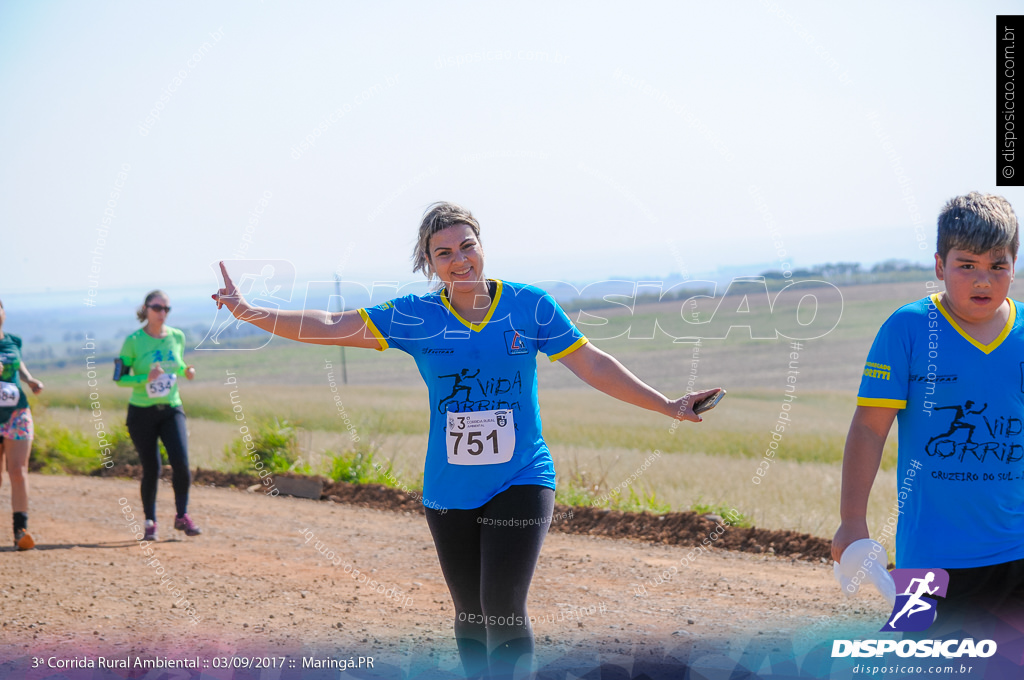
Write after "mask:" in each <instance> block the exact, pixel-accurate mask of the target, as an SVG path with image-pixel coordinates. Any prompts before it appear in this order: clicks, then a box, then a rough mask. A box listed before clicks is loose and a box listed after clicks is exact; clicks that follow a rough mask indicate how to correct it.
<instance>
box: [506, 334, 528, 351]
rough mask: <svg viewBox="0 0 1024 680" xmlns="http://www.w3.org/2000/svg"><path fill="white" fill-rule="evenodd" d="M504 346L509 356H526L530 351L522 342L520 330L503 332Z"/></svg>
mask: <svg viewBox="0 0 1024 680" xmlns="http://www.w3.org/2000/svg"><path fill="white" fill-rule="evenodd" d="M505 345H506V348H507V349H508V353H509V354H527V353H529V351H530V350H529V349H527V348H526V343H525V342H523V332H522V331H520V330H511V331H505Z"/></svg>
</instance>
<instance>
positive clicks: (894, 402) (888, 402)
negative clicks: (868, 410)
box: [857, 397, 907, 408]
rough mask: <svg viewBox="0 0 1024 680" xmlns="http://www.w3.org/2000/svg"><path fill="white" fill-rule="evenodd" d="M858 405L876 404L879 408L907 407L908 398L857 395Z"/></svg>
mask: <svg viewBox="0 0 1024 680" xmlns="http://www.w3.org/2000/svg"><path fill="white" fill-rule="evenodd" d="M857 406H876V407H879V408H906V407H907V400H906V399H872V398H871V397H857Z"/></svg>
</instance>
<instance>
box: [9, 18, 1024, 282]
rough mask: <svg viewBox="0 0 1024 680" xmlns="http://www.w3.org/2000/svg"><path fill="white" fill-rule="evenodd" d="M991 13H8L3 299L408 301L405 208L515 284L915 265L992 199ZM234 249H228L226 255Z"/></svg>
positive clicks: (410, 223)
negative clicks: (240, 283) (231, 294)
mask: <svg viewBox="0 0 1024 680" xmlns="http://www.w3.org/2000/svg"><path fill="white" fill-rule="evenodd" d="M1016 9H1019V4H1017V5H1015V4H1013V3H1009V2H972V3H951V2H929V3H924V2H916V3H915V2H909V3H884V2H866V3H858V4H857V5H849V4H845V3H818V2H786V1H781V0H780V1H776V0H763V1H756V2H746V3H709V2H649V3H642V4H633V5H631V6H629V7H628V8H627V7H626V6H625V5H624V4H623V3H612V2H603V3H583V2H567V3H557V4H554V3H541V2H520V3H514V4H513V3H508V4H505V5H500V6H499V5H496V4H491V3H488V4H484V3H430V4H429V6H428V5H427V4H425V3H412V2H392V3H375V4H373V5H372V6H371V5H369V4H367V3H359V4H357V3H340V2H323V3H320V2H297V3H285V2H278V1H275V0H265V1H263V2H260V3H258V4H257V3H252V2H247V3H241V2H238V3H231V2H220V3H201V2H173V3H171V2H154V3H130V2H105V3H96V2H94V3H72V2H51V3H13V2H7V3H3V4H0V92H3V93H4V96H3V97H2V98H0V99H2V103H0V149H3V160H2V161H0V192H2V200H0V224H2V225H3V226H2V239H0V243H2V244H3V245H2V248H3V251H4V265H3V267H0V299H2V298H3V297H4V296H7V295H28V294H35V293H40V292H44V291H50V292H65V293H68V295H69V296H70V298H74V296H85V295H87V294H88V292H89V291H90V290H91V291H92V293H91V294H93V295H96V294H99V295H100V296H102V295H104V294H112V293H113V292H115V291H120V292H123V291H125V290H128V291H133V290H137V291H138V295H139V296H141V295H142V294H143V293H144V292H145V291H146V290H149V289H151V288H155V287H160V288H163V289H165V290H168V291H169V292H170V293H171V295H172V297H173V296H174V295H175V291H177V290H189V291H193V290H201V289H203V288H204V287H209V288H210V289H211V290H210V292H212V290H213V288H215V287H216V279H215V272H214V269H213V268H212V267H211V265H212V264H214V263H215V262H217V261H218V260H220V259H239V256H241V257H242V258H246V259H253V260H259V259H283V260H288V261H289V262H291V263H292V265H293V266H294V269H295V272H296V276H297V277H298V278H299V279H306V280H308V279H326V278H330V277H331V276H332V275H333V274H335V273H336V274H339V275H340V276H341V277H342V278H343V279H345V280H351V281H357V282H367V283H368V282H371V281H379V280H395V281H409V280H414V279H415V278H417V277H416V276H415V275H413V274H412V272H411V265H410V260H409V257H410V253H411V250H412V246H413V243H414V241H415V236H416V229H417V226H418V224H419V220H420V217H421V215H422V213H423V211H424V209H425V208H426V207H427V206H428V205H429V204H430V203H432V202H434V201H438V200H449V201H454V202H457V203H460V204H462V205H465V206H466V207H468V208H469V209H470V210H472V211H473V213H474V214H475V215H476V216H477V218H478V219H479V220H480V222H481V225H482V240H483V244H484V248H485V252H486V256H487V265H486V266H487V270H486V271H487V274H488V275H491V276H497V277H500V278H504V279H509V280H513V281H521V282H528V283H529V282H537V281H551V280H566V281H578V282H587V281H593V280H601V279H604V278H608V277H612V276H628V277H640V278H650V277H657V276H668V275H669V274H671V273H673V272H675V273H681V274H683V275H692V276H697V275H698V274H699V273H701V272H707V271H711V270H714V269H718V268H727V267H738V268H739V269H740V270H743V269H744V268H749V269H750V271H749V274H756V273H758V272H760V271H761V270H762V269H764V268H765V267H774V268H779V267H780V266H782V265H784V264H789V265H791V266H793V267H799V266H809V265H813V264H818V263H822V262H834V261H840V260H842V261H860V262H864V263H872V262H878V261H882V260H886V259H890V258H902V259H908V260H912V261H917V262H922V263H926V262H928V261H929V260H930V259H931V256H932V253H933V252H934V224H935V217H936V215H937V212H938V210H939V209H940V208H941V206H942V205H943V203H944V202H945V201H946V200H947V199H948V198H950V197H951V196H953V195H956V194H961V193H966V192H967V191H970V190H979V191H985V192H997V193H1001V194H1003V195H1005V196H1006V197H1007V198H1009V199H1010V201H1011V203H1014V204H1015V205H1017V207H1018V210H1020V209H1021V208H1022V206H1024V202H1022V201H1021V199H1022V198H1024V194H1022V192H1021V190H1020V189H1017V188H997V187H996V185H995V181H996V178H995V163H994V162H993V161H994V159H995V143H994V140H995V135H996V125H995V117H994V115H993V114H994V106H995V97H994V89H995V49H996V47H995V22H996V19H995V17H996V15H997V14H1012V13H1014V12H1015V11H1016ZM243 246H244V249H243Z"/></svg>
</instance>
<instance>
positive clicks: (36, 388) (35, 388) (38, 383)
mask: <svg viewBox="0 0 1024 680" xmlns="http://www.w3.org/2000/svg"><path fill="white" fill-rule="evenodd" d="M26 382H27V383H28V386H29V387H30V388H32V394H39V393H40V392H42V391H43V387H44V385H43V381H42V380H36V379H35V378H33V379H32V380H27V381H26Z"/></svg>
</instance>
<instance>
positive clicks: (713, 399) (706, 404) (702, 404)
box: [693, 390, 725, 415]
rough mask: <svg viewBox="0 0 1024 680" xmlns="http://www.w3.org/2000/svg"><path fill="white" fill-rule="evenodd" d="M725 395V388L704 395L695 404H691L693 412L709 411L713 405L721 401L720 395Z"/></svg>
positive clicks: (698, 413)
mask: <svg viewBox="0 0 1024 680" xmlns="http://www.w3.org/2000/svg"><path fill="white" fill-rule="evenodd" d="M724 396H725V390H718V391H717V392H715V393H714V394H712V395H710V396H707V397H704V398H703V399H701V400H700V401H698V402H697V403H696V404H694V405H693V412H694V413H696V414H697V415H700V414H701V413H705V412H707V411H710V410H711V409H713V408H714V407H716V406H718V402H720V401H722V397H724Z"/></svg>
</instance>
